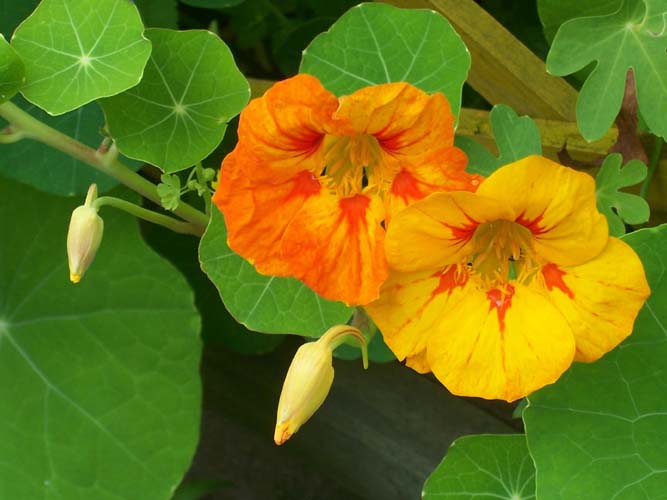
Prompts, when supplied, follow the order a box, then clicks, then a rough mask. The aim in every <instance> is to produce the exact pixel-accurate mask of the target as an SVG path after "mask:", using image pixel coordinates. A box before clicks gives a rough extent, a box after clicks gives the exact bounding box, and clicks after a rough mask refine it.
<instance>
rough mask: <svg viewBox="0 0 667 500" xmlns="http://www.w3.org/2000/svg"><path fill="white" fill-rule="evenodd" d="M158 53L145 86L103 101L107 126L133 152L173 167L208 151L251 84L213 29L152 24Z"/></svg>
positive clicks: (125, 149)
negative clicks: (160, 27)
mask: <svg viewBox="0 0 667 500" xmlns="http://www.w3.org/2000/svg"><path fill="white" fill-rule="evenodd" d="M146 36H147V37H148V38H149V39H150V40H151V41H152V42H153V52H152V54H151V57H150V61H149V62H148V65H147V66H146V72H145V74H144V78H143V80H142V81H141V83H140V84H139V85H137V86H136V87H134V88H133V89H130V90H128V91H126V92H123V93H122V94H119V95H117V96H114V97H111V98H109V99H104V100H102V101H101V103H102V108H103V109H104V113H105V115H106V117H107V122H108V126H109V131H110V132H111V135H112V136H113V137H114V139H115V140H116V144H117V145H118V148H119V149H120V150H121V151H122V152H123V153H124V154H125V155H127V156H129V157H131V158H136V159H140V160H143V161H146V162H148V163H152V164H154V165H157V166H159V167H161V168H162V169H164V170H165V171H166V172H175V171H178V170H182V169H184V168H187V167H189V166H192V165H194V164H195V163H197V162H198V161H200V160H201V159H203V158H205V157H206V156H207V155H208V154H209V153H210V152H211V151H213V150H214V149H215V147H216V146H217V145H218V144H219V143H220V141H221V140H222V138H223V136H224V135H225V130H226V129H227V122H228V121H229V120H231V119H232V118H233V117H234V116H236V115H237V114H238V113H240V112H241V110H242V109H243V107H244V106H245V105H246V104H247V102H248V99H249V98H250V87H249V86H248V82H247V80H246V79H245V77H244V76H243V75H242V74H241V72H240V71H239V70H238V68H237V67H236V64H235V63H234V58H233V57H232V54H231V52H230V51H229V48H227V45H225V43H224V42H223V41H222V40H220V38H218V37H217V36H216V35H214V34H213V33H211V32H209V31H203V30H192V31H172V30H165V29H149V30H146Z"/></svg>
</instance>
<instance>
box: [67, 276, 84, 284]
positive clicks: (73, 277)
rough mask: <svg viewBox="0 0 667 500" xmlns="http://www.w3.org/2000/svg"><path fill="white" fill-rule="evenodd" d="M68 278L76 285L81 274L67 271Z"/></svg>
mask: <svg viewBox="0 0 667 500" xmlns="http://www.w3.org/2000/svg"><path fill="white" fill-rule="evenodd" d="M69 280H70V281H71V282H72V283H74V284H75V285H76V284H77V283H78V282H79V281H81V275H80V274H78V273H69Z"/></svg>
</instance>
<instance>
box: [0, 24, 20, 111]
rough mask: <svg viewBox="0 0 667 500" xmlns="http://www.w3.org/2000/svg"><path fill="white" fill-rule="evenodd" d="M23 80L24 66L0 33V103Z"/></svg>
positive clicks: (15, 89)
mask: <svg viewBox="0 0 667 500" xmlns="http://www.w3.org/2000/svg"><path fill="white" fill-rule="evenodd" d="M24 82H25V66H24V65H23V62H22V61H21V58H20V57H19V56H18V54H17V53H16V51H15V50H14V49H13V48H12V46H11V45H9V44H8V43H7V40H5V37H4V36H2V33H0V104H2V103H3V102H4V101H6V100H8V99H10V98H11V97H12V96H13V95H14V94H16V93H17V92H18V90H19V88H20V87H21V86H22V85H23V83H24Z"/></svg>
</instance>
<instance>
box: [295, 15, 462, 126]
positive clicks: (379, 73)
mask: <svg viewBox="0 0 667 500" xmlns="http://www.w3.org/2000/svg"><path fill="white" fill-rule="evenodd" d="M469 69H470V54H469V53H468V49H466V47H465V45H464V44H463V41H462V40H461V38H460V37H459V35H458V34H457V33H456V31H454V28H452V26H451V25H450V24H449V22H448V21H447V20H446V19H445V18H444V17H442V16H441V15H439V14H437V13H436V12H434V11H431V10H415V9H398V8H396V7H392V6H391V5H386V4H379V3H377V4H376V3H364V4H361V5H358V6H356V7H353V8H352V9H350V10H349V11H348V12H347V13H345V14H344V15H343V16H342V17H341V18H340V19H339V20H338V21H337V22H336V23H335V24H334V25H333V26H332V27H331V28H330V29H329V31H327V32H326V33H323V34H321V35H320V36H318V37H317V38H315V40H313V42H312V43H311V44H310V45H309V46H308V48H307V49H306V50H305V51H304V52H303V59H302V61H301V72H302V73H309V74H311V75H314V76H316V77H317V78H319V79H320V81H321V82H322V84H323V85H324V86H325V87H326V88H327V89H329V90H330V91H331V92H333V93H334V94H336V95H344V94H350V93H352V92H354V91H355V90H357V89H359V88H361V87H365V86H367V85H376V84H379V83H387V82H409V83H411V84H413V85H415V86H417V87H419V88H421V89H422V90H424V91H425V92H429V93H432V92H442V93H443V94H445V96H447V98H448V99H449V102H450V104H451V106H452V112H453V113H454V116H458V113H459V109H460V107H461V89H462V87H463V82H464V81H465V79H466V77H467V76H468V70H469Z"/></svg>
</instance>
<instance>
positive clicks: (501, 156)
mask: <svg viewBox="0 0 667 500" xmlns="http://www.w3.org/2000/svg"><path fill="white" fill-rule="evenodd" d="M490 120H491V130H492V131H493V135H494V137H495V139H496V144H497V145H498V157H497V158H496V157H494V156H493V155H492V154H491V153H489V152H488V151H487V150H486V148H484V146H482V145H481V144H479V143H477V142H475V141H474V140H473V139H470V138H468V137H458V136H457V137H456V145H457V146H458V147H460V148H461V149H463V150H464V151H465V152H466V154H467V155H468V172H470V173H473V174H481V175H484V176H489V175H491V174H492V173H493V172H494V171H495V170H497V169H498V168H500V167H502V166H503V165H507V164H508V163H512V162H513V161H517V160H520V159H521V158H525V157H526V156H530V155H541V154H542V141H541V139H540V131H539V129H538V128H537V125H535V122H534V121H533V120H532V119H531V118H530V117H528V116H521V117H519V116H518V115H517V114H516V113H515V112H514V110H513V109H512V108H510V107H509V106H506V105H505V104H497V105H496V106H494V107H493V109H492V110H491V114H490Z"/></svg>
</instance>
